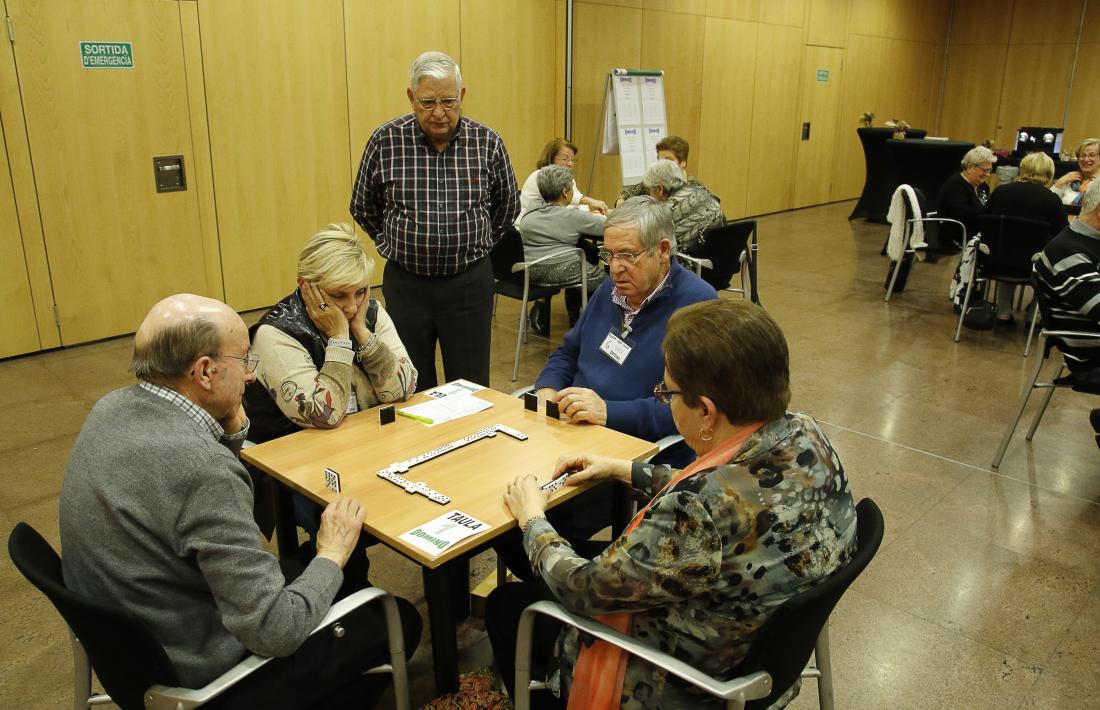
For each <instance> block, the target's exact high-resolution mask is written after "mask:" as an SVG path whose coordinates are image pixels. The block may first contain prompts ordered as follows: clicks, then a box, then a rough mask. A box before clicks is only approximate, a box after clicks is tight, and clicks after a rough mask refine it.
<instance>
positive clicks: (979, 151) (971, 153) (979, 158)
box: [961, 145, 997, 170]
mask: <svg viewBox="0 0 1100 710" xmlns="http://www.w3.org/2000/svg"><path fill="white" fill-rule="evenodd" d="M995 162H997V156H995V155H993V151H991V150H990V149H989V148H986V147H985V146H984V145H979V146H975V147H973V148H971V149H970V150H968V151H966V155H964V156H963V159H962V163H961V166H962V169H963V170H966V169H967V168H969V167H977V166H979V165H981V164H982V163H995Z"/></svg>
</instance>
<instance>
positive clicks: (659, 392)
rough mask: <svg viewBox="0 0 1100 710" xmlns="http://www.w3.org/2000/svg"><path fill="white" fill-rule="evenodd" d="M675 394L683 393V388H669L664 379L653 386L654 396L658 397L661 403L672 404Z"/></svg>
mask: <svg viewBox="0 0 1100 710" xmlns="http://www.w3.org/2000/svg"><path fill="white" fill-rule="evenodd" d="M674 394H680V395H682V394H683V392H682V391H681V390H670V389H668V388H667V387H665V381H664V380H661V381H660V382H658V383H657V386H656V387H654V388H653V396H654V397H656V398H657V401H658V402H660V403H661V404H672V395H674Z"/></svg>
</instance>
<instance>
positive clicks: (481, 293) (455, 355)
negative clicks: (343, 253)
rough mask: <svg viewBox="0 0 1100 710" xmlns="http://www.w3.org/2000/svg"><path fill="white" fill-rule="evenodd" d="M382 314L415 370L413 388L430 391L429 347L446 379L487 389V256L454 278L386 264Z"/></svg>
mask: <svg viewBox="0 0 1100 710" xmlns="http://www.w3.org/2000/svg"><path fill="white" fill-rule="evenodd" d="M382 293H383V295H385V297H386V312H387V313H389V314H390V318H392V319H393V324H394V327H396V328H397V334H398V335H399V336H401V342H402V343H404V345H405V349H406V350H408V352H409V358H410V359H411V360H412V363H413V365H414V366H416V372H417V390H426V389H431V388H432V387H435V386H436V385H437V384H438V383H439V381H438V379H437V378H436V372H435V344H436V341H438V342H439V349H440V351H441V352H442V354H443V373H444V378H445V380H446V381H451V380H457V379H459V378H462V379H466V380H470V381H471V382H476V383H478V384H479V385H484V386H486V387H488V386H489V346H490V338H491V337H492V318H493V267H492V264H490V263H489V259H488V257H486V258H483V259H480V260H479V261H477V262H475V263H474V264H473V265H472V266H470V268H468V269H467V270H466V271H463V272H462V273H460V274H456V275H454V276H443V277H439V278H425V277H422V276H417V275H416V274H413V273H410V272H408V271H406V270H405V269H404V268H402V267H401V266H400V265H398V264H396V263H394V262H393V261H389V262H387V263H386V271H385V274H384V280H383V282H382Z"/></svg>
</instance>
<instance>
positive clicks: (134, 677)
mask: <svg viewBox="0 0 1100 710" xmlns="http://www.w3.org/2000/svg"><path fill="white" fill-rule="evenodd" d="M8 554H9V555H10V556H11V560H12V562H14V563H15V566H16V567H17V568H18V569H19V571H20V572H22V573H23V576H24V577H26V578H27V579H28V580H29V581H30V583H31V584H33V585H34V586H35V587H37V588H38V590H39V591H40V592H42V593H43V594H45V595H46V596H47V597H48V598H49V600H50V601H51V602H53V605H54V608H56V609H57V611H58V612H59V613H60V614H61V616H62V618H64V619H65V623H66V624H68V625H69V629H70V630H71V631H72V632H73V634H74V635H75V636H76V637H77V638H78V639H79V640H80V643H81V645H82V646H83V647H84V650H85V651H86V652H87V654H88V658H89V659H90V660H91V664H92V668H93V669H95V672H96V676H97V677H98V678H99V682H100V683H102V684H103V688H104V689H105V690H106V691H107V693H108V694H109V695H110V696H111V699H112V701H113V702H114V703H115V704H116V705H118V706H119V707H121V708H123V709H124V710H129V709H130V708H143V707H145V702H144V695H145V691H146V690H147V689H148V688H149V687H150V686H152V685H153V684H155V683H161V684H164V685H168V686H178V685H179V680H178V678H177V676H176V671H175V669H174V668H173V667H172V663H171V661H169V660H168V654H166V653H165V652H164V648H163V647H162V646H161V645H160V644H159V643H158V642H157V640H156V639H155V638H154V637H153V635H152V634H151V633H150V632H149V630H148V629H147V628H146V627H145V625H144V624H142V623H141V622H140V621H138V620H137V619H136V618H134V617H133V616H131V615H130V614H128V613H126V612H124V611H122V610H121V609H117V608H115V607H111V606H108V605H106V604H101V603H99V602H97V601H94V600H92V599H89V598H87V597H85V596H83V595H81V594H77V593H76V592H73V591H72V590H70V589H69V588H67V587H66V586H65V580H64V578H63V577H62V573H61V558H60V557H58V556H57V553H56V552H54V550H53V548H52V547H50V544H49V543H48V542H46V541H45V540H44V539H43V538H42V536H41V535H39V534H38V532H37V531H36V530H35V529H34V528H32V527H31V526H30V525H28V524H26V523H19V524H18V525H16V526H15V529H14V530H12V533H11V537H9V538H8Z"/></svg>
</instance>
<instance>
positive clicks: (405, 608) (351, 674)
mask: <svg viewBox="0 0 1100 710" xmlns="http://www.w3.org/2000/svg"><path fill="white" fill-rule="evenodd" d="M304 562H305V560H302V559H298V558H288V559H287V560H285V561H281V562H280V564H281V565H282V567H283V575H284V576H285V577H286V579H287V581H290V580H292V579H294V578H296V577H297V576H298V575H299V574H301V572H302V570H304V569H305V564H304ZM350 591H354V590H350ZM344 593H345V589H344V588H341V592H340V594H339V595H337V598H338V599H339V598H340V597H341V596H343V595H344ZM396 601H397V611H398V614H399V615H400V617H401V627H402V632H403V635H404V637H405V658H406V659H408V658H412V655H413V652H414V651H415V650H416V645H417V643H419V641H420V631H421V627H422V622H421V620H420V614H418V613H417V611H416V607H414V606H413V605H412V604H410V603H409V602H408V601H406V600H405V599H402V598H400V597H397V598H396ZM340 626H341V627H343V629H344V635H343V637H342V638H336V636H335V635H334V634H333V633H332V631H331V630H329V629H325V630H322V631H319V632H318V633H316V634H313V635H312V636H310V637H309V638H307V639H306V641H305V643H303V644H302V646H301V647H300V648H299V649H298V650H297V651H295V652H294V653H293V654H291V655H289V656H287V657H285V658H276V659H274V660H273V661H271V662H270V663H268V664H267V665H265V666H264V667H262V668H260V669H259V670H258V671H256V672H254V673H253V674H252V675H250V676H248V677H247V678H246V679H244V680H242V681H241V682H240V683H237V684H236V685H235V686H233V687H232V688H231V689H230V690H228V691H226V692H225V693H223V694H222V695H220V696H218V697H217V698H216V699H215V700H214V702H212V703H209V704H207V705H204V706H203V707H206V708H282V709H285V710H292V709H294V708H309V709H310V710H322V709H325V710H327V709H329V708H331V709H332V710H337V709H342V708H369V707H372V706H373V705H374V703H375V702H376V701H377V700H378V697H379V696H380V695H381V694H382V692H383V691H384V690H385V688H386V684H387V683H389V675H388V674H377V675H363V671H364V670H366V669H368V668H371V667H373V666H377V665H379V664H381V663H388V662H389V657H390V656H389V646H388V641H387V637H386V622H385V619H384V617H383V615H382V610H381V608H380V606H379V605H378V604H377V603H374V604H365V605H363V606H361V607H359V608H358V609H355V610H354V611H352V612H350V613H349V614H347V615H345V616H344V617H343V618H342V619H341V620H340Z"/></svg>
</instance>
